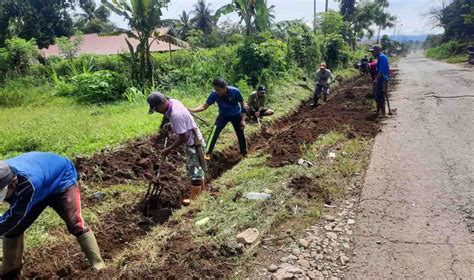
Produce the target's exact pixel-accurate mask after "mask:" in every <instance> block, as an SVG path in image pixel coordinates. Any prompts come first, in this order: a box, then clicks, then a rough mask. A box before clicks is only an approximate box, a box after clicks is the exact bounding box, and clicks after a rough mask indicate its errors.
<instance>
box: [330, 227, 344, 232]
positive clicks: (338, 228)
mask: <svg viewBox="0 0 474 280" xmlns="http://www.w3.org/2000/svg"><path fill="white" fill-rule="evenodd" d="M333 231H334V232H343V231H344V229H342V228H340V227H335V228H334V229H333Z"/></svg>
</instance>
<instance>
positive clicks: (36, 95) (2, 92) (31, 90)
mask: <svg viewBox="0 0 474 280" xmlns="http://www.w3.org/2000/svg"><path fill="white" fill-rule="evenodd" d="M51 92H53V89H52V87H51V86H50V85H49V84H47V83H45V80H44V79H43V80H41V79H36V78H35V77H20V78H15V79H10V80H8V81H6V82H5V84H4V85H3V87H1V88H0V107H18V106H23V105H29V104H32V103H41V102H47V101H48V100H49V97H50V96H51Z"/></svg>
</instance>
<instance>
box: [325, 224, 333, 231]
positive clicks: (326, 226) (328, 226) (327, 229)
mask: <svg viewBox="0 0 474 280" xmlns="http://www.w3.org/2000/svg"><path fill="white" fill-rule="evenodd" d="M324 229H325V230H326V231H331V230H332V227H331V226H330V225H325V226H324Z"/></svg>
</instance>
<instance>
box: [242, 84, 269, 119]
mask: <svg viewBox="0 0 474 280" xmlns="http://www.w3.org/2000/svg"><path fill="white" fill-rule="evenodd" d="M266 94H267V88H266V87H265V86H263V85H262V86H259V87H258V88H257V91H254V92H252V93H251V94H250V95H249V98H248V102H247V103H248V106H249V110H248V111H247V115H248V116H249V118H262V117H263V116H271V115H273V114H274V112H273V110H271V109H268V108H265V104H266V99H267V97H266Z"/></svg>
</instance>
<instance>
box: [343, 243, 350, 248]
mask: <svg viewBox="0 0 474 280" xmlns="http://www.w3.org/2000/svg"><path fill="white" fill-rule="evenodd" d="M342 247H344V248H345V249H350V248H351V247H350V246H349V244H347V243H342Z"/></svg>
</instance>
